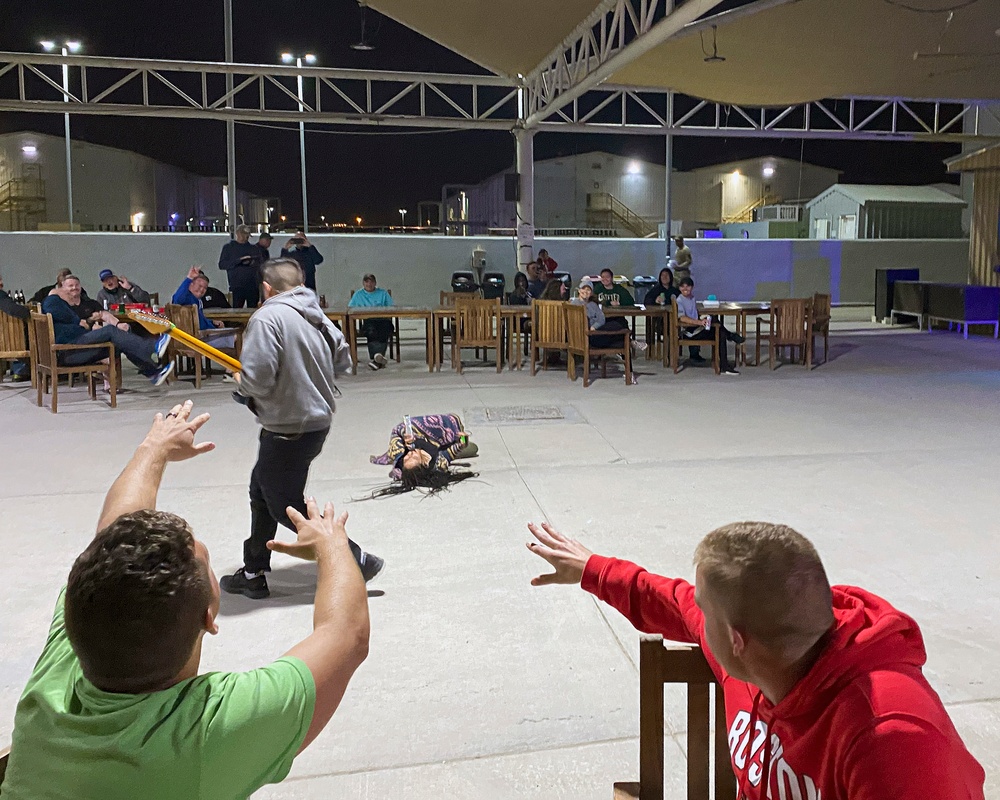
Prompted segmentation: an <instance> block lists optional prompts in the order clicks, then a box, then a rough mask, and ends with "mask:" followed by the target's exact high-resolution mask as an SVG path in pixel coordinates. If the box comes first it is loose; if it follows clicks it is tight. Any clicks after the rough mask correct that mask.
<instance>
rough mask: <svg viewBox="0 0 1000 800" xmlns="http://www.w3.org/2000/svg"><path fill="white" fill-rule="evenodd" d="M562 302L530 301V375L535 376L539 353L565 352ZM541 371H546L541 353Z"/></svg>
mask: <svg viewBox="0 0 1000 800" xmlns="http://www.w3.org/2000/svg"><path fill="white" fill-rule="evenodd" d="M565 306H566V303H565V302H563V301H562V300H532V301H531V374H532V375H534V374H535V365H536V363H537V362H538V354H539V351H545V350H566V349H567V347H568V343H567V340H566V314H565V313H564V311H563V308H564V307H565ZM542 369H548V363H547V361H546V359H545V353H544V352H542Z"/></svg>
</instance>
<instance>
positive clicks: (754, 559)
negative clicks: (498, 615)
mask: <svg viewBox="0 0 1000 800" xmlns="http://www.w3.org/2000/svg"><path fill="white" fill-rule="evenodd" d="M528 528H529V529H530V531H531V533H532V534H533V535H534V536H535V539H536V540H537V541H532V542H530V543H529V544H528V549H529V550H531V552H533V553H535V554H536V555H538V556H540V557H541V558H543V559H545V561H547V562H548V563H549V564H550V565H551V566H552V567H554V571H553V572H550V573H548V574H544V575H539V576H538V577H536V578H534V579H533V580H532V581H531V584H532V585H533V586H544V585H548V584H570V585H573V584H576V585H580V586H581V588H582V589H584V590H585V591H587V592H590V593H591V594H593V595H595V596H596V597H597V598H598V599H600V600H602V601H604V602H605V603H607V604H609V605H610V606H612V607H613V608H615V609H617V610H618V611H619V612H621V613H622V614H623V615H624V616H625V618H626V619H628V621H629V622H631V623H632V625H633V626H635V627H636V628H637V629H638V630H640V631H644V632H646V633H658V634H661V635H662V636H663V637H664V639H669V640H670V641H674V642H693V643H695V644H697V645H698V646H699V647H700V648H701V651H702V653H703V654H704V656H705V658H706V659H707V661H708V666H709V667H710V668H711V670H712V672H713V673H714V675H715V678H716V680H717V681H718V682H719V685H720V686H721V687H722V690H723V692H724V693H725V725H726V729H727V730H728V734H729V735H728V739H729V753H728V755H730V758H731V764H732V768H733V772H734V773H735V776H736V781H737V785H738V792H737V796H738V797H739V798H743V800H764V799H765V798H772V799H773V800H777V798H789V799H790V798H801V799H802V800H805V798H810V799H811V800H818V799H819V798H831V800H832V798H842V799H843V800H848V798H849V800H888V798H894V799H895V798H900V799H901V800H920V799H922V798H932V797H933V798H934V800H983V784H984V781H985V777H986V774H985V772H984V771H983V768H982V766H980V765H979V763H978V762H977V761H976V759H975V758H974V757H973V756H972V754H971V753H970V752H969V751H968V749H966V747H965V744H964V743H963V742H962V739H961V737H960V736H959V734H958V731H956V730H955V726H954V724H953V723H952V721H951V719H950V718H949V716H948V712H947V711H946V710H945V707H944V705H943V704H942V702H941V698H940V697H939V696H938V695H937V693H936V692H935V691H934V689H933V688H932V687H931V685H930V683H928V681H927V678H926V677H925V676H924V673H923V670H922V667H923V665H924V663H925V661H926V660H927V652H926V651H925V649H924V642H923V637H922V635H921V632H920V628H919V627H918V626H917V623H916V622H914V621H913V620H912V619H911V618H910V617H908V616H907V615H906V614H904V613H903V612H902V611H898V610H897V609H895V608H893V607H892V605H890V604H889V602H888V601H887V600H884V599H883V598H881V597H878V596H876V595H874V594H872V593H870V592H867V591H865V590H864V589H859V588H858V587H856V586H831V585H830V582H829V580H828V579H827V575H826V571H825V570H824V568H823V562H822V561H821V560H820V557H819V554H818V553H817V552H816V548H815V547H813V545H812V543H811V542H810V541H809V540H808V539H806V538H805V537H804V536H802V535H801V534H800V533H797V532H796V531H794V530H792V529H791V528H789V527H787V526H785V525H775V524H772V523H768V522H736V523H733V524H731V525H726V526H724V527H721V528H718V529H716V530H714V531H712V532H711V533H709V534H708V535H707V536H705V538H704V539H702V540H701V543H700V544H699V545H698V546H697V548H696V549H695V554H694V563H695V579H694V585H692V584H691V583H689V582H688V581H686V580H683V579H680V578H667V577H663V576H661V575H654V574H653V573H651V572H647V571H646V570H644V569H643V568H642V567H640V566H638V565H636V564H632V563H630V562H628V561H622V560H619V559H617V558H605V557H604V556H599V555H596V554H594V553H591V552H590V551H589V550H588V549H587V548H586V547H584V546H583V545H582V544H580V543H579V542H577V541H575V540H573V539H571V538H570V537H568V536H564V535H562V534H561V533H559V532H558V531H556V530H555V529H554V528H553V527H552V526H550V525H548V524H544V525H541V526H539V525H534V524H531V525H529V526H528Z"/></svg>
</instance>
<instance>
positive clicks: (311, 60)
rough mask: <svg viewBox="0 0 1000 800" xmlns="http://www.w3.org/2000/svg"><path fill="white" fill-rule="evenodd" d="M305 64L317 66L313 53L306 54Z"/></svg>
mask: <svg viewBox="0 0 1000 800" xmlns="http://www.w3.org/2000/svg"><path fill="white" fill-rule="evenodd" d="M305 62H306V63H307V64H315V63H316V56H314V55H313V54H312V53H306V57H305Z"/></svg>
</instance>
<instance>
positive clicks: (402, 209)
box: [399, 208, 406, 228]
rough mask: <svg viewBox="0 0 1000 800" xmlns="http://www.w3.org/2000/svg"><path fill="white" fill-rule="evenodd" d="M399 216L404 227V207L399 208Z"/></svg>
mask: <svg viewBox="0 0 1000 800" xmlns="http://www.w3.org/2000/svg"><path fill="white" fill-rule="evenodd" d="M399 218H400V219H401V220H402V221H403V227H404V228H405V227H406V209H405V208H401V209H399Z"/></svg>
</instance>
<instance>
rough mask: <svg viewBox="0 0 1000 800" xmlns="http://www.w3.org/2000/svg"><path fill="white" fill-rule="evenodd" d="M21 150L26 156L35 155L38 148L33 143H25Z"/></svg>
mask: <svg viewBox="0 0 1000 800" xmlns="http://www.w3.org/2000/svg"><path fill="white" fill-rule="evenodd" d="M21 152H22V153H24V154H25V155H26V156H37V155H38V148H37V147H35V145H33V144H26V145H24V146H23V147H22V148H21Z"/></svg>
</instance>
